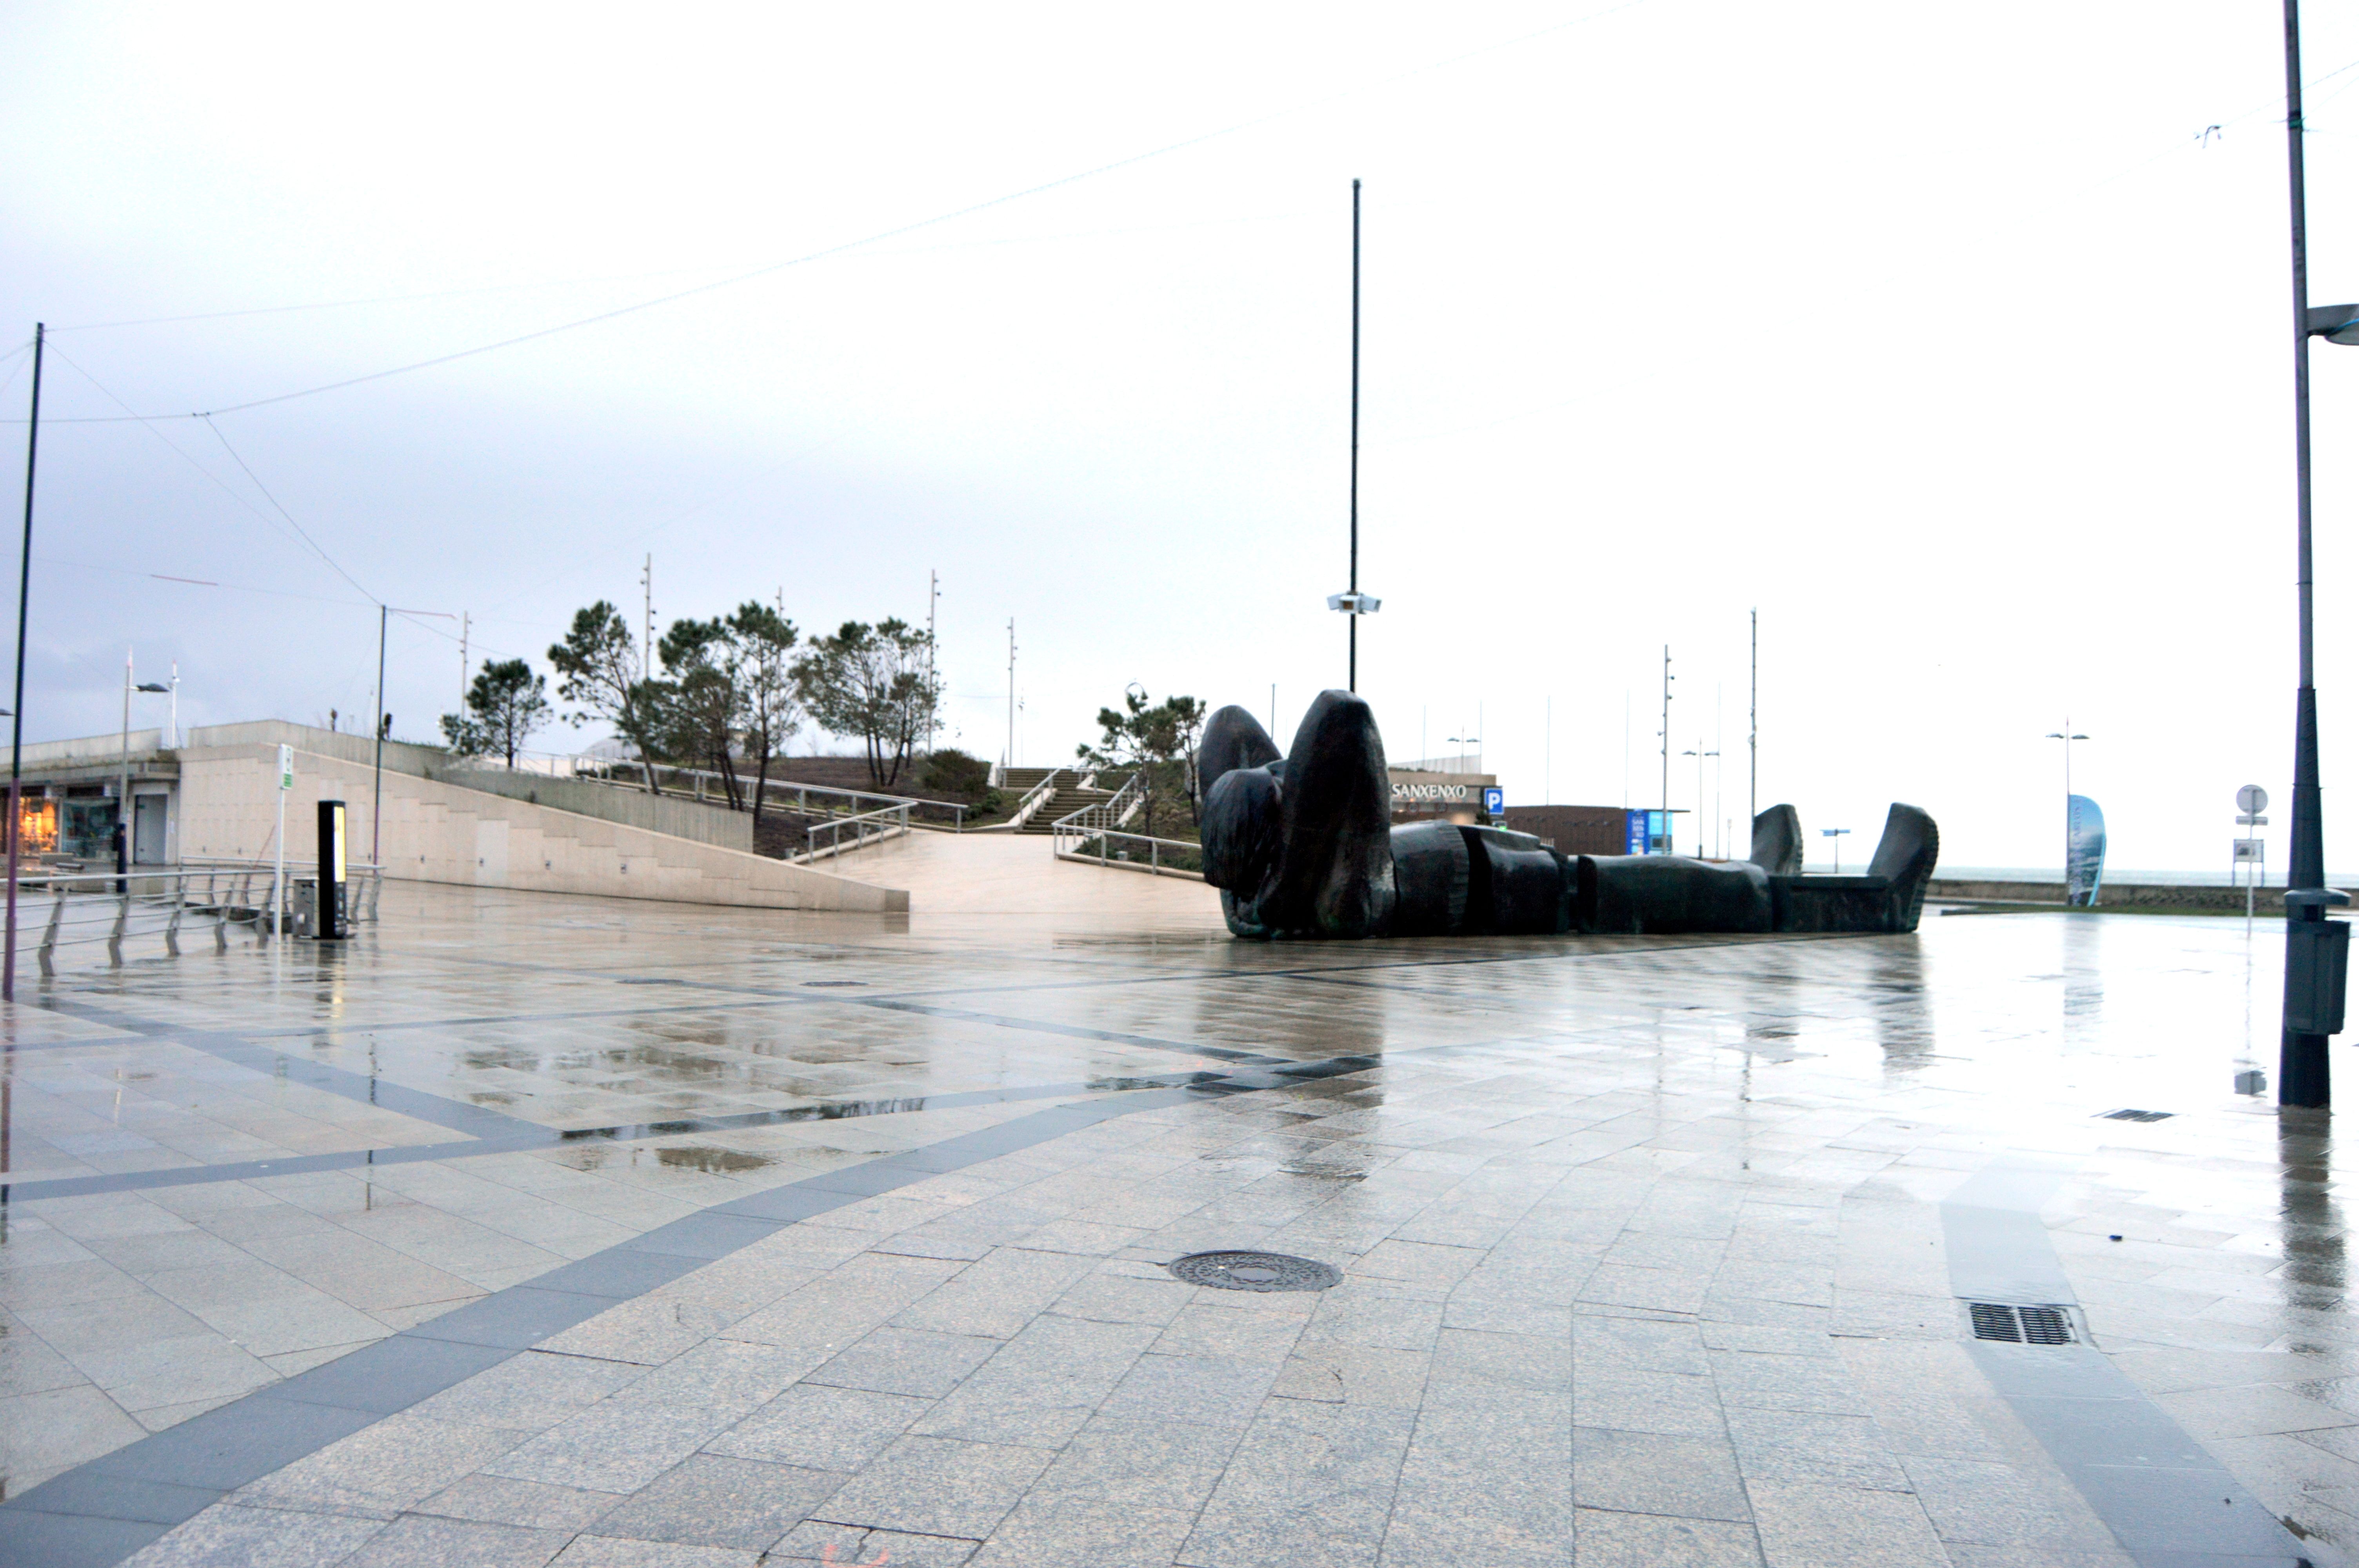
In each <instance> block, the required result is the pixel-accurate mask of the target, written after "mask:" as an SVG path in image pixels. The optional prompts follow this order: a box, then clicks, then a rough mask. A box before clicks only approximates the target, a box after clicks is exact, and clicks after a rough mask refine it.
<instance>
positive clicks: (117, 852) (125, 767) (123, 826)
mask: <svg viewBox="0 0 2359 1568" xmlns="http://www.w3.org/2000/svg"><path fill="white" fill-rule="evenodd" d="M171 689H172V688H171V687H168V686H166V685H164V684H163V683H161V682H160V681H142V682H139V683H138V684H136V685H134V684H133V682H132V677H131V650H129V649H128V648H125V650H124V651H123V762H122V782H121V783H120V784H118V785H117V786H116V787H117V789H118V791H119V793H118V794H117V795H116V796H115V800H114V874H115V876H116V877H117V878H118V879H120V878H121V877H122V875H123V874H124V872H125V871H129V870H130V869H131V827H132V820H131V694H132V693H133V692H135V691H147V692H158V693H165V694H168V693H169V692H170V691H171ZM12 831H13V829H12ZM114 891H115V892H118V893H120V892H125V883H124V882H123V881H120V880H118V881H116V882H115V884H114Z"/></svg>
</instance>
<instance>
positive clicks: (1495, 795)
mask: <svg viewBox="0 0 2359 1568" xmlns="http://www.w3.org/2000/svg"><path fill="white" fill-rule="evenodd" d="M1506 809H1507V792H1506V790H1504V789H1501V788H1500V787H1499V786H1498V785H1497V784H1491V785H1488V786H1486V787H1485V788H1484V791H1483V815H1484V816H1504V815H1505V814H1506Z"/></svg>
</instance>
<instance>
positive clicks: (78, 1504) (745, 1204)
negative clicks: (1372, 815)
mask: <svg viewBox="0 0 2359 1568" xmlns="http://www.w3.org/2000/svg"><path fill="white" fill-rule="evenodd" d="M1375 1065H1378V1064H1377V1063H1376V1062H1375V1059H1373V1058H1369V1057H1359V1056H1353V1057H1338V1058H1334V1059H1332V1060H1330V1061H1322V1062H1303V1063H1291V1064H1286V1065H1281V1066H1278V1067H1276V1068H1273V1069H1270V1070H1268V1071H1265V1072H1256V1073H1253V1074H1249V1075H1236V1076H1223V1077H1216V1078H1201V1079H1199V1080H1198V1081H1194V1082H1190V1083H1188V1084H1186V1085H1184V1086H1174V1087H1163V1088H1147V1089H1136V1090H1132V1091H1128V1092H1125V1093H1118V1094H1114V1095H1109V1096H1107V1097H1106V1098H1101V1099H1094V1100H1084V1101H1081V1102H1077V1103H1075V1104H1071V1105H1061V1106H1052V1107H1050V1108H1048V1109H1045V1110H1036V1111H1033V1112H1031V1113H1029V1114H1028V1115H1025V1116H1019V1117H1016V1118H1014V1119H1010V1120H1008V1121H1005V1122H1002V1123H1001V1124H1000V1125H998V1126H996V1127H990V1128H984V1129H980V1130H976V1131H973V1132H966V1133H961V1134H959V1135H957V1136H955V1137H951V1138H946V1139H943V1140H942V1141H940V1142H938V1143H930V1144H928V1145H926V1146H925V1147H923V1148H919V1149H909V1150H904V1151H902V1152H899V1153H897V1154H887V1155H884V1156H882V1157H880V1158H878V1159H875V1160H869V1161H865V1162H862V1163H860V1164H857V1165H850V1166H846V1167H845V1168H843V1170H840V1171H832V1172H829V1173H826V1174H824V1175H819V1176H810V1177H806V1178H805V1179H804V1180H802V1181H799V1182H793V1183H789V1184H786V1185H783V1186H778V1187H774V1188H771V1189H770V1190H769V1191H767V1192H762V1193H756V1194H752V1195H748V1196H745V1197H742V1198H738V1199H735V1200H734V1201H732V1202H729V1203H725V1204H719V1205H716V1206H713V1207H711V1208H707V1209H703V1210H700V1211H699V1212H698V1213H696V1214H692V1215H689V1216H687V1217H684V1218H680V1219H676V1220H673V1221H671V1222H670V1223H669V1224H668V1225H662V1226H658V1227H656V1228H655V1229H653V1230H650V1231H648V1232H647V1233H646V1234H645V1235H642V1236H638V1237H636V1238H633V1239H631V1240H629V1241H625V1242H619V1243H617V1244H616V1245H614V1246H613V1247H610V1248H608V1249H605V1250H604V1251H603V1252H597V1253H592V1255H591V1256H590V1257H588V1258H584V1259H581V1260H577V1261H575V1262H572V1263H568V1264H565V1265H563V1266H562V1267H560V1268H558V1269H554V1270H551V1271H549V1272H548V1273H546V1274H542V1275H540V1276H538V1278H536V1279H533V1280H530V1281H527V1282H526V1283H524V1284H521V1285H513V1286H510V1287H509V1288H508V1289H506V1290H505V1291H498V1292H494V1293H492V1294H491V1295H488V1296H484V1297H483V1298H482V1299H480V1300H478V1301H474V1302H471V1303H468V1304H467V1305H465V1306H463V1307H460V1308H458V1309H457V1310H455V1311H452V1312H449V1313H445V1314H442V1315H441V1316H440V1317H438V1318H435V1319H433V1320H431V1321H430V1322H427V1323H422V1324H419V1325H417V1326H415V1327H413V1328H408V1329H405V1330H403V1331H402V1332H401V1333H399V1334H396V1335H391V1336H387V1337H386V1338H384V1339H381V1340H379V1341H377V1342H376V1343H375V1345H371V1346H365V1347H364V1348H363V1349H360V1350H355V1351H353V1352H352V1353H351V1354H350V1355H347V1356H341V1357H337V1358H336V1359H335V1360H333V1361H330V1362H326V1363H324V1364H322V1365H321V1366H318V1367H314V1368H311V1369H310V1371H307V1372H301V1373H298V1374H297V1375H296V1376H294V1377H292V1378H289V1379H286V1380H285V1381H283V1382H280V1383H277V1384H274V1385H273V1386H272V1387H270V1388H267V1389H264V1390H259V1391H257V1392H255V1393H252V1394H248V1395H246V1396H245V1398H243V1399H240V1400H233V1401H232V1402H231V1403H229V1404H226V1405H223V1406H221V1407H219V1408H218V1409H215V1410H212V1411H206V1412H205V1413H204V1414H202V1415H199V1416H192V1417H190V1419H189V1420H187V1421H184V1422H180V1423H179V1425H178V1426H173V1427H168V1428H167V1429H166V1430H164V1431H162V1432H159V1433H156V1434H155V1435H154V1436H152V1437H146V1438H142V1439H140V1440H139V1441H138V1442H136V1443H133V1444H128V1445H126V1446H125V1447H122V1448H119V1449H116V1450H115V1451H114V1453H112V1454H106V1455H105V1456H103V1458H98V1459H93V1460H91V1461H90V1462H89V1463H87V1464H85V1465H78V1466H76V1467H75V1468H73V1469H71V1470H68V1471H66V1472H64V1473H63V1474H61V1475H59V1476H52V1477H51V1478H50V1479H49V1480H47V1481H44V1482H42V1483H41V1484H40V1485H39V1486H38V1487H33V1488H32V1489H31V1490H29V1491H27V1492H25V1493H22V1494H20V1495H19V1496H17V1497H15V1498H9V1499H7V1501H5V1503H0V1568H114V1564H115V1563H120V1562H122V1561H123V1560H124V1559H125V1558H126V1557H128V1556H130V1555H131V1554H132V1553H134V1552H137V1551H138V1550H139V1549H140V1548H141V1547H143V1546H146V1545H147V1543H148V1542H150V1541H154V1540H156V1539H157V1538H158V1536H160V1535H162V1534H163V1533H164V1532H165V1531H166V1530H168V1529H170V1528H171V1527H172V1526H173V1525H175V1524H178V1523H179V1522H181V1521H182V1520H185V1519H190V1518H193V1517H194V1516H195V1515H196V1514H198V1513H199V1512H201V1511H202V1510H203V1509H205V1508H206V1507H207V1506H209V1505H210V1504H212V1503H214V1502H217V1501H219V1500H220V1499H221V1498H223V1497H226V1496H227V1495H228V1494H230V1493H231V1492H234V1491H235V1490H236V1489H237V1488H238V1487H243V1486H246V1485H248V1484H249V1483H251V1482H254V1481H257V1480H259V1479H261V1478H262V1477H263V1476H267V1475H269V1474H270V1473H271V1472H273V1471H275V1470H278V1469H282V1468H284V1467H285V1466H287V1465H291V1464H293V1463H294V1462H295V1461H296V1460H298V1459H300V1458H303V1457H304V1456H306V1455H307V1454H315V1453H317V1452H319V1451H320V1450H321V1449H322V1448H325V1447H326V1446H327V1445H328V1444H332V1443H334V1442H336V1441H338V1440H339V1439H341V1438H344V1437H349V1436H350V1435H352V1434H353V1433H355V1432H358V1431H360V1430H361V1429H362V1428H364V1427H366V1426H369V1425H371V1424H373V1423H374V1422H377V1421H379V1420H381V1419H383V1418H384V1417H386V1416H387V1415H391V1414H394V1413H396V1412H397V1411H404V1410H407V1409H408V1408H409V1407H410V1406H412V1405H414V1404H417V1403H418V1402H419V1400H424V1399H427V1398H429V1397H430V1396H432V1395H434V1394H438V1393H440V1392H441V1391H442V1390H445V1389H447V1388H450V1387H451V1386H452V1385H454V1384H456V1383H459V1382H462V1381H463V1380H464V1379H468V1378H471V1377H473V1376H474V1375H475V1374H476V1373H478V1372H481V1371H484V1370H486V1369H487V1368H492V1367H495V1366H497V1365H499V1364H500V1363H501V1362H503V1361H506V1360H507V1359H508V1358H510V1357H514V1356H516V1355H520V1354H521V1353H523V1352H524V1351H525V1350H527V1349H529V1348H530V1347H531V1346H534V1345H536V1344H538V1342H539V1341H541V1340H543V1339H546V1338H548V1337H549V1336H551V1335H554V1334H559V1333H561V1332H563V1331H564V1330H566V1329H568V1328H571V1327H572V1326H573V1325H575V1324H578V1323H581V1322H582V1321H583V1320H585V1319H587V1318H590V1317H592V1316H594V1315H596V1314H599V1313H602V1312H603V1311H605V1310H606V1309H607V1308H609V1307H611V1306H614V1305H615V1304H616V1303H620V1302H625V1301H629V1300H631V1299H633V1298H634V1297H636V1296H638V1295H641V1294H644V1293H645V1292H647V1291H650V1290H653V1289H655V1288H656V1287H658V1285H661V1284H664V1283H666V1282H667V1281H671V1280H675V1279H678V1278H679V1276H681V1275H682V1274H685V1273H688V1272H690V1271H692V1270H695V1269H699V1268H701V1267H703V1266H704V1265H705V1264H706V1263H708V1262H710V1261H712V1260H714V1259H717V1258H723V1257H726V1256H728V1255H729V1254H730V1253H731V1252H734V1251H736V1250H737V1249H741V1248H744V1247H745V1246H748V1245H750V1244H751V1243H753V1242H756V1241H759V1240H761V1239H763V1238H765V1237H768V1236H771V1235H775V1234H776V1233H777V1232H778V1231H780V1230H783V1229H784V1228H786V1227H788V1226H789V1225H792V1224H794V1223H796V1222H797V1221H798V1220H802V1219H808V1218H810V1217H812V1216H813V1215H818V1214H824V1213H826V1212H827V1211H828V1210H830V1209H835V1208H841V1207H843V1206H845V1205H847V1204H853V1203H857V1202H859V1201H860V1200H861V1199H862V1198H864V1197H868V1196H872V1195H875V1194H877V1193H884V1192H891V1191H893V1190H894V1189H895V1188H897V1187H902V1186H907V1185H908V1184H911V1183H914V1182H922V1181H924V1180H926V1179H928V1178H929V1177H931V1176H937V1175H942V1174H946V1173H950V1172H952V1171H958V1170H962V1169H964V1168H965V1167H967V1166H969V1165H973V1164H977V1163H979V1162H983V1161H985V1160H990V1159H995V1158H996V1157H998V1156H999V1155H1002V1154H1012V1153H1015V1152H1018V1151H1021V1150H1024V1149H1028V1148H1031V1147H1034V1146H1035V1145H1037V1144H1040V1143H1045V1142H1048V1141H1051V1140H1053V1139H1058V1138H1062V1137H1064V1136H1065V1135H1066V1134H1068V1133H1071V1132H1078V1131H1081V1130H1083V1129H1085V1128H1089V1127H1094V1126H1096V1125H1097V1124H1098V1123H1100V1122H1102V1121H1110V1120H1113V1119H1115V1118H1117V1117H1123V1116H1129V1115H1133V1114H1136V1112H1139V1111H1142V1110H1152V1109H1158V1108H1163V1107H1168V1106H1175V1105H1185V1104H1189V1103H1190V1102H1191V1101H1194V1100H1199V1099H1203V1098H1217V1097H1222V1096H1226V1095H1231V1094H1245V1093H1252V1092H1254V1091H1255V1090H1256V1089H1260V1088H1267V1087H1288V1086H1290V1085H1293V1084H1298V1083H1301V1082H1305V1081H1310V1080H1315V1079H1318V1078H1322V1077H1333V1076H1341V1075H1343V1074H1347V1073H1353V1072H1361V1071H1364V1070H1366V1069H1367V1068H1369V1067H1372V1066H1375ZM1069 1092H1070V1091H1069ZM1082 1092H1087V1091H1082ZM935 1103H937V1104H939V1103H940V1101H937V1102H935Z"/></svg>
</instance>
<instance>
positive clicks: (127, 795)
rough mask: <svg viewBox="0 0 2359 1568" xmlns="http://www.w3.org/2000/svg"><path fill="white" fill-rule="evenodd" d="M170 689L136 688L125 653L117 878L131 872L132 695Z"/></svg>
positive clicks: (116, 827)
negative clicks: (137, 692)
mask: <svg viewBox="0 0 2359 1568" xmlns="http://www.w3.org/2000/svg"><path fill="white" fill-rule="evenodd" d="M171 689H172V688H171V687H168V686H163V685H160V684H158V683H157V682H155V681H143V682H141V683H139V684H137V685H134V684H133V683H132V676H131V650H130V649H128V648H125V649H124V650H123V757H122V771H121V773H120V782H119V783H118V784H116V786H115V787H116V789H117V791H118V792H119V793H118V794H117V795H116V796H115V801H114V874H115V875H116V876H117V877H120V876H122V875H123V874H124V873H125V871H129V870H130V869H131V828H132V821H131V694H132V693H133V692H135V691H154V692H168V691H170V690H171ZM114 891H115V892H118V893H119V892H123V891H125V886H124V884H123V883H122V882H120V881H118V882H116V883H115V884H114Z"/></svg>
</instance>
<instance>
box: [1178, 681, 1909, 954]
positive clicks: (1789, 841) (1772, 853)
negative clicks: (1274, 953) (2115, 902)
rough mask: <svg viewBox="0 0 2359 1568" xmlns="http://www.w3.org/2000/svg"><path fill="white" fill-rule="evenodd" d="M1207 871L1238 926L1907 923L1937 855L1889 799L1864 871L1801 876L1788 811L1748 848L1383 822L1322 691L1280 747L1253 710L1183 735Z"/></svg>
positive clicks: (1337, 932)
mask: <svg viewBox="0 0 2359 1568" xmlns="http://www.w3.org/2000/svg"><path fill="white" fill-rule="evenodd" d="M1196 756H1197V777H1198V780H1199V787H1200V788H1201V789H1202V791H1203V792H1204V796H1203V800H1204V804H1203V823H1202V826H1203V845H1204V880H1205V881H1207V882H1210V883H1211V884H1212V886H1214V887H1216V888H1219V889H1220V890H1221V911H1222V914H1223V915H1224V916H1226V918H1227V920H1228V923H1229V929H1230V931H1231V932H1233V933H1234V934H1235V935H1239V936H1252V937H1356V936H1475V935H1496V936H1508V935H1559V934H1562V933H1566V932H1580V933H1582V934H1584V935H1590V934H1597V935H1647V934H1674V933H1690V932H1773V931H1816V932H1862V933H1864V932H1907V931H1914V930H1916V929H1917V920H1918V916H1919V914H1920V912H1921V911H1922V910H1923V908H1924V903H1925V884H1926V883H1927V882H1928V881H1931V879H1932V875H1933V862H1934V860H1936V859H1937V858H1938V856H1939V855H1940V833H1939V831H1937V830H1936V828H1935V827H1934V825H1933V819H1932V818H1931V817H1930V816H1927V815H1926V814H1925V813H1924V812H1922V811H1919V809H1918V808H1917V807H1915V806H1900V805H1895V806H1893V807H1892V811H1891V815H1890V816H1887V817H1886V820H1885V825H1884V838H1883V839H1882V840H1881V841H1880V842H1879V843H1878V844H1877V845H1876V849H1875V860H1873V861H1871V862H1870V863H1869V866H1868V869H1867V874H1866V875H1864V876H1856V877H1806V876H1803V875H1802V874H1801V870H1802V828H1801V819H1800V817H1799V815H1798V814H1797V813H1796V812H1795V810H1794V808H1793V807H1792V806H1771V807H1770V808H1769V809H1768V810H1767V811H1765V812H1763V813H1762V814H1761V815H1760V816H1756V817H1755V818H1754V820H1753V856H1752V859H1751V860H1737V861H1731V862H1726V863H1722V864H1714V863H1712V862H1709V861H1704V860H1690V859H1688V858H1687V857H1685V856H1680V855H1560V854H1559V853H1557V852H1556V851H1555V850H1554V849H1549V847H1548V846H1547V845H1545V844H1542V843H1541V842H1540V841H1539V840H1538V838H1534V837H1532V836H1531V835H1530V834H1528V833H1514V832H1509V831H1507V830H1506V829H1505V828H1499V827H1459V826H1457V825H1456V824H1453V823H1448V822H1419V823H1412V824H1409V825H1407V826H1404V827H1394V826H1392V790H1391V785H1390V783H1389V780H1388V779H1387V777H1386V772H1385V747H1384V741H1383V739H1382V738H1381V737H1380V736H1379V735H1378V734H1377V733H1376V721H1375V715H1374V714H1373V713H1372V712H1371V711H1370V710H1369V708H1368V705H1367V704H1366V703H1364V702H1363V701H1361V700H1360V699H1359V698H1358V697H1353V695H1351V694H1350V693H1349V692H1342V691H1328V692H1321V694H1320V696H1319V700H1318V701H1316V702H1314V703H1312V704H1311V705H1310V712H1309V713H1307V714H1305V715H1304V716H1303V719H1302V725H1301V728H1300V729H1299V730H1296V731H1295V735H1294V749H1293V750H1292V751H1291V752H1289V753H1288V754H1287V755H1285V756H1283V757H1281V756H1279V755H1278V751H1277V743H1276V742H1274V741H1271V740H1270V738H1269V734H1268V732H1267V731H1266V730H1263V729H1262V727H1261V725H1260V723H1259V722H1258V721H1256V719H1255V718H1254V716H1253V715H1252V714H1250V713H1248V712H1246V711H1245V709H1244V708H1236V707H1229V708H1222V709H1221V710H1220V711H1219V712H1217V713H1215V714H1213V715H1212V719H1211V720H1210V721H1209V722H1207V723H1206V724H1205V726H1204V740H1203V743H1202V745H1201V746H1200V747H1199V748H1198V749H1197V753H1196Z"/></svg>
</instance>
